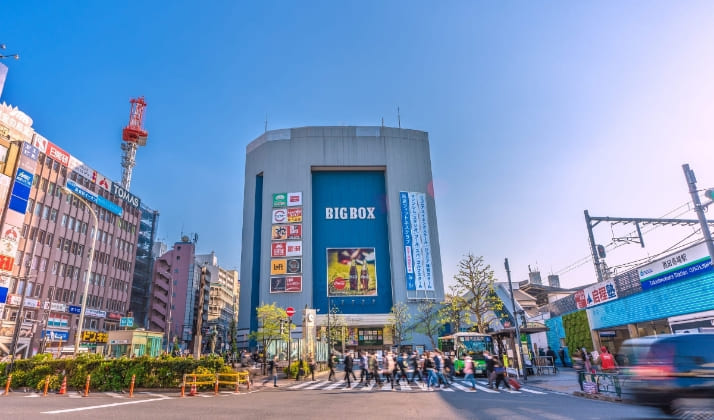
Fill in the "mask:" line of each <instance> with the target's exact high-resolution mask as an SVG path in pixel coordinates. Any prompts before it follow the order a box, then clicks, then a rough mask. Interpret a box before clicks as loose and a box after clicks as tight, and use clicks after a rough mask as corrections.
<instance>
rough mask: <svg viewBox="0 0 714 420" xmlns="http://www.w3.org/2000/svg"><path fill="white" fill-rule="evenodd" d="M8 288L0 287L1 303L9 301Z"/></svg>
mask: <svg viewBox="0 0 714 420" xmlns="http://www.w3.org/2000/svg"><path fill="white" fill-rule="evenodd" d="M7 290H8V289H7V287H0V303H5V302H6V301H7Z"/></svg>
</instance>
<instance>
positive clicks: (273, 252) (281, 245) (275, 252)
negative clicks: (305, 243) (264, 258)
mask: <svg viewBox="0 0 714 420" xmlns="http://www.w3.org/2000/svg"><path fill="white" fill-rule="evenodd" d="M270 256H271V257H286V256H287V255H286V253H285V242H273V243H272V244H270Z"/></svg>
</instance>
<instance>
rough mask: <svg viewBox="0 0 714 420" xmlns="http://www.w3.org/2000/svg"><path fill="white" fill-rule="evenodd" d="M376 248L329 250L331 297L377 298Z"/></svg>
mask: <svg viewBox="0 0 714 420" xmlns="http://www.w3.org/2000/svg"><path fill="white" fill-rule="evenodd" d="M375 255H376V254H375V249H374V248H328V249H327V294H328V295H329V296H376V295H377V268H376V261H375Z"/></svg>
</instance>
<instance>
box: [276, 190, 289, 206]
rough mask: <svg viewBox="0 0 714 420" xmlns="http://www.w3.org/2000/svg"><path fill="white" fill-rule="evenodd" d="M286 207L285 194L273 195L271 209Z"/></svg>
mask: <svg viewBox="0 0 714 420" xmlns="http://www.w3.org/2000/svg"><path fill="white" fill-rule="evenodd" d="M287 205H288V201H287V194H286V193H277V194H273V207H285V206H287Z"/></svg>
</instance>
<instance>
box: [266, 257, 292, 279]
mask: <svg viewBox="0 0 714 420" xmlns="http://www.w3.org/2000/svg"><path fill="white" fill-rule="evenodd" d="M287 267H288V263H287V261H286V260H272V261H270V275H273V276H274V275H276V274H285V272H286V271H287Z"/></svg>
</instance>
